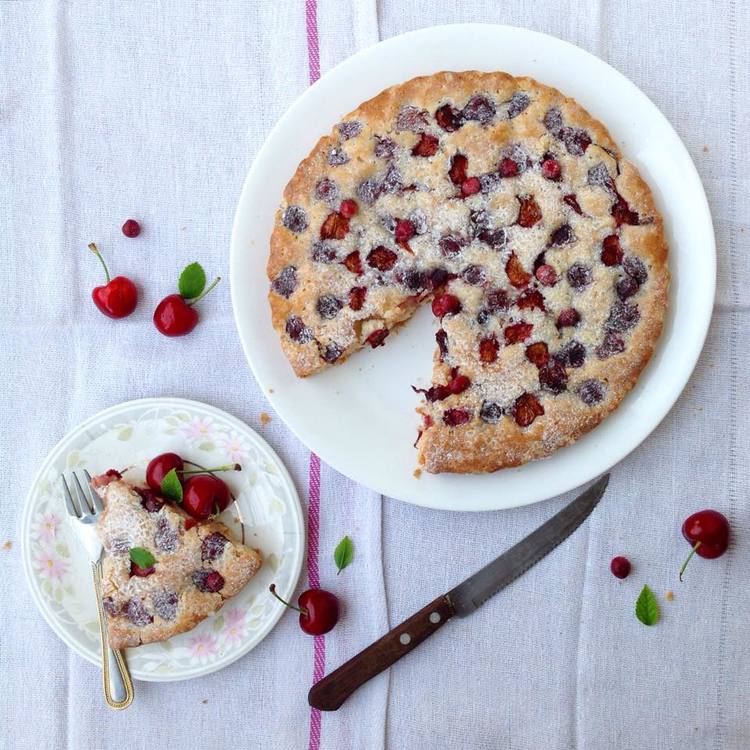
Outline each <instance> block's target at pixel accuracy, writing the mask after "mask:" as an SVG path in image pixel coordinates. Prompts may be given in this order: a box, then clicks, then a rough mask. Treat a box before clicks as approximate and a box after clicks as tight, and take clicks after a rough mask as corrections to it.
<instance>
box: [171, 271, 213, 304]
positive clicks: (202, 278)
mask: <svg viewBox="0 0 750 750" xmlns="http://www.w3.org/2000/svg"><path fill="white" fill-rule="evenodd" d="M177 288H178V289H179V290H180V295H181V296H182V297H184V298H185V299H195V298H196V297H199V296H200V294H201V292H202V291H203V290H204V289H205V288H206V272H205V271H204V270H203V266H201V264H200V263H191V264H190V265H189V266H185V268H184V270H183V271H182V273H181V274H180V280H179V281H178V282H177Z"/></svg>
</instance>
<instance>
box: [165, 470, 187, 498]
mask: <svg viewBox="0 0 750 750" xmlns="http://www.w3.org/2000/svg"><path fill="white" fill-rule="evenodd" d="M161 492H162V495H164V497H168V498H169V499H170V500H171V501H172V502H174V503H181V502H182V484H181V483H180V478H179V477H178V476H177V470H176V469H170V470H169V471H168V472H167V473H166V474H165V475H164V479H162V480H161Z"/></svg>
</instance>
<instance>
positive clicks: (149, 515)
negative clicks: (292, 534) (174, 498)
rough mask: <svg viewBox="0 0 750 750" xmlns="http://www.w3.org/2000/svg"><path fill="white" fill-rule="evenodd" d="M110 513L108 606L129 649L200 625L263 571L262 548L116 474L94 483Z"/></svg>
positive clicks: (106, 523)
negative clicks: (193, 516)
mask: <svg viewBox="0 0 750 750" xmlns="http://www.w3.org/2000/svg"><path fill="white" fill-rule="evenodd" d="M93 484H94V487H96V490H97V492H98V493H99V495H100V497H101V498H102V500H103V501H104V504H105V510H104V512H103V513H102V515H101V518H100V520H99V521H98V523H97V532H98V533H99V537H100V539H101V541H102V544H103V545H104V557H103V560H102V605H103V607H104V611H105V612H106V616H107V628H108V632H109V643H110V645H111V646H112V648H115V649H121V648H126V647H132V646H140V645H142V644H144V643H153V642H155V641H165V640H167V638H171V637H172V636H173V635H176V634H177V633H184V632H185V631H187V630H191V629H192V628H194V627H195V626H196V625H197V624H198V623H199V622H201V620H204V619H205V618H206V617H208V616H209V615H211V614H213V613H214V612H216V611H217V610H218V609H219V608H220V607H221V606H222V605H223V604H224V602H225V601H226V600H227V599H229V598H231V597H233V596H234V595H235V594H237V593H239V591H241V589H242V588H243V587H244V586H245V584H246V583H247V582H248V581H249V580H250V579H251V578H252V577H253V576H254V575H255V573H256V572H257V571H258V569H259V568H260V566H261V556H260V554H259V553H258V551H257V550H254V549H251V548H250V547H246V546H245V545H243V544H239V543H238V542H235V541H233V540H232V535H231V532H230V530H229V529H228V528H227V527H226V526H225V525H224V524H223V523H220V522H218V521H207V522H200V521H196V520H195V519H194V518H191V517H190V516H188V515H187V514H186V513H185V512H183V511H182V510H181V509H180V508H179V507H177V506H174V505H171V504H169V503H165V502H164V500H163V499H162V498H160V497H158V496H157V495H155V494H154V493H153V492H151V490H149V489H143V488H141V487H137V486H134V485H132V484H130V483H129V482H126V481H124V480H123V479H121V478H117V477H116V476H113V475H112V474H105V475H102V476H100V477H96V478H95V479H94V482H93Z"/></svg>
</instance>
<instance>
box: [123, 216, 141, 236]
mask: <svg viewBox="0 0 750 750" xmlns="http://www.w3.org/2000/svg"><path fill="white" fill-rule="evenodd" d="M122 233H123V234H124V235H125V236H126V237H137V236H138V235H139V234H140V233H141V225H140V224H139V223H138V222H137V221H136V220H135V219H128V220H127V221H126V222H125V223H124V224H123V225H122Z"/></svg>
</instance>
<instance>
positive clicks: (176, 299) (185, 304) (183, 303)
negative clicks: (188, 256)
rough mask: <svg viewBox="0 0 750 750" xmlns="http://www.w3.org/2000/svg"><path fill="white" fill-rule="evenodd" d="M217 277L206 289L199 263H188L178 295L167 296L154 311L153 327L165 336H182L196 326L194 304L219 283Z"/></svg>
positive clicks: (203, 273)
mask: <svg viewBox="0 0 750 750" xmlns="http://www.w3.org/2000/svg"><path fill="white" fill-rule="evenodd" d="M220 281H221V277H220V276H217V277H216V278H215V279H214V280H213V281H212V282H211V284H210V285H209V286H208V287H206V274H205V272H204V271H203V268H201V266H200V264H199V263H190V264H189V265H188V266H187V267H186V268H185V269H184V270H183V271H182V274H180V281H179V289H180V293H179V294H169V295H167V296H166V297H165V298H164V299H163V300H162V301H161V302H160V303H159V304H158V305H157V306H156V310H154V325H155V326H156V329H157V330H158V331H159V333H162V334H164V335H165V336H184V335H185V334H186V333H190V331H192V330H193V328H195V326H197V325H198V311H197V310H196V309H195V304H196V302H199V301H200V300H202V299H203V298H204V297H205V296H206V295H207V294H208V293H209V292H210V291H211V290H212V289H213V288H214V287H215V286H216V285H217V284H218V283H219V282H220Z"/></svg>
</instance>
